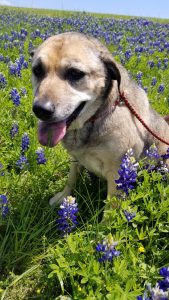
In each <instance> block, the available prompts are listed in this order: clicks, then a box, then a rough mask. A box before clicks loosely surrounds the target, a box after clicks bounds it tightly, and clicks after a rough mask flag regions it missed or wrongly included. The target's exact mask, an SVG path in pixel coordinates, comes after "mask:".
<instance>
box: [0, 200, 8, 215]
mask: <svg viewBox="0 0 169 300" xmlns="http://www.w3.org/2000/svg"><path fill="white" fill-rule="evenodd" d="M0 208H1V215H2V217H3V218H5V217H6V216H7V214H8V213H9V207H8V199H7V197H6V196H5V195H0Z"/></svg>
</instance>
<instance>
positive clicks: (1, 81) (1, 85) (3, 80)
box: [0, 73, 7, 89]
mask: <svg viewBox="0 0 169 300" xmlns="http://www.w3.org/2000/svg"><path fill="white" fill-rule="evenodd" d="M6 84H7V80H6V78H5V76H4V75H3V74H2V73H0V88H2V89H3V88H4V87H5V86H6Z"/></svg>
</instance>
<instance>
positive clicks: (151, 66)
mask: <svg viewBox="0 0 169 300" xmlns="http://www.w3.org/2000/svg"><path fill="white" fill-rule="evenodd" d="M147 64H148V66H149V67H150V69H152V68H153V67H154V66H155V64H154V61H153V60H150V61H148V63H147Z"/></svg>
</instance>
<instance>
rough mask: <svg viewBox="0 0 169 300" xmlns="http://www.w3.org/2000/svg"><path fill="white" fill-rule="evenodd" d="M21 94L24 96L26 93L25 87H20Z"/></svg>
mask: <svg viewBox="0 0 169 300" xmlns="http://www.w3.org/2000/svg"><path fill="white" fill-rule="evenodd" d="M21 94H22V95H23V96H25V95H26V94H27V91H26V89H25V88H22V89H21Z"/></svg>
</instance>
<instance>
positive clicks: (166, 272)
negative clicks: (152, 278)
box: [158, 267, 169, 299]
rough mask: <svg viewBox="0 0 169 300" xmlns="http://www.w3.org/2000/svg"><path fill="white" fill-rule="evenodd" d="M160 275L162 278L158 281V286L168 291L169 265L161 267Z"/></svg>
mask: <svg viewBox="0 0 169 300" xmlns="http://www.w3.org/2000/svg"><path fill="white" fill-rule="evenodd" d="M160 275H161V276H163V279H162V280H159V281H158V285H159V288H160V289H161V290H163V291H164V292H166V291H167V292H168V293H169V267H168V268H167V267H164V268H161V269H160ZM166 299H167V298H166Z"/></svg>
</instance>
